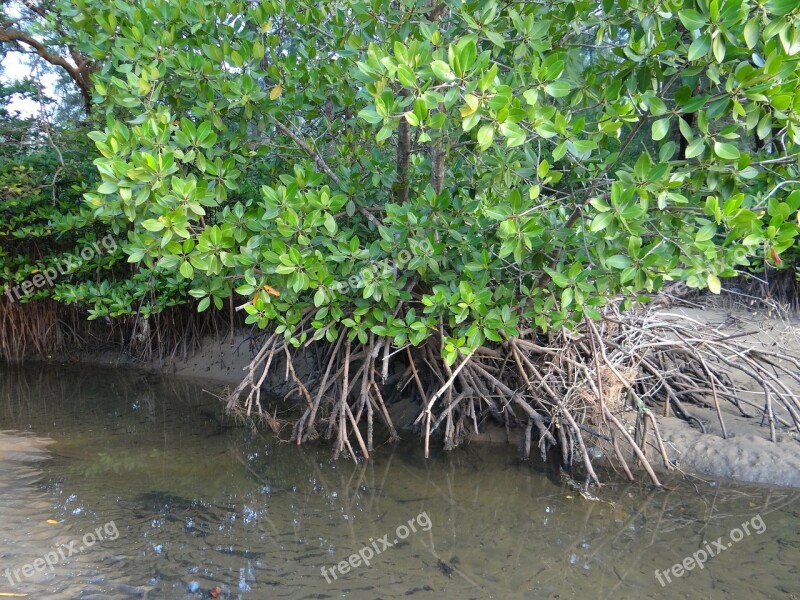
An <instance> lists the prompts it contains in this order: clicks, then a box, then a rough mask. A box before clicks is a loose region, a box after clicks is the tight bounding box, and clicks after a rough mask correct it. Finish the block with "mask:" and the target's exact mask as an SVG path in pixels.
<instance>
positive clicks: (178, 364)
mask: <svg viewBox="0 0 800 600" xmlns="http://www.w3.org/2000/svg"><path fill="white" fill-rule="evenodd" d="M672 312H673V313H676V314H677V315H684V316H686V317H687V318H702V319H703V320H704V321H706V322H708V323H712V324H717V325H718V326H719V329H720V332H721V333H723V334H725V333H737V334H741V333H742V329H743V327H744V325H747V326H748V328H752V327H753V326H754V324H755V325H757V327H756V330H757V331H758V333H756V334H754V335H750V336H749V337H750V338H752V343H753V344H762V345H770V346H779V347H788V348H789V349H790V350H791V351H792V352H793V353H795V354H800V323H795V322H786V321H779V320H777V319H771V318H768V317H766V316H764V315H763V314H759V313H757V312H749V311H745V310H742V309H741V308H706V309H687V308H683V309H673V310H672ZM755 321H758V322H757V323H755ZM745 337H746V338H747V336H745ZM250 343H251V339H250V337H249V336H248V335H246V334H244V333H238V334H237V335H235V336H234V337H233V339H231V337H230V336H226V337H225V338H224V339H223V340H217V339H213V338H206V339H204V340H203V342H202V343H201V347H200V349H199V350H196V351H195V352H194V353H193V354H192V355H190V356H188V357H187V358H186V359H185V360H183V359H173V360H171V361H165V362H163V363H160V362H159V361H151V362H149V363H145V362H141V361H137V360H135V359H133V358H131V357H126V356H125V355H123V354H121V353H119V352H113V351H100V352H80V353H77V354H75V355H74V356H72V357H71V358H70V359H69V360H68V361H67V362H76V363H78V364H92V365H99V366H107V367H114V368H134V369H140V370H143V371H146V372H149V373H153V374H157V375H162V376H169V375H175V376H179V377H186V378H191V379H193V380H195V381H199V382H202V381H207V382H209V384H216V385H221V386H225V387H229V388H230V389H233V388H235V387H236V386H237V385H238V384H239V383H240V382H241V381H242V378H243V377H244V375H245V370H246V369H247V367H248V365H249V363H250V358H251V356H252V353H251V350H250ZM51 360H58V359H51ZM271 383H272V385H269V386H267V392H268V393H269V394H271V395H273V396H276V397H280V396H282V395H284V394H285V393H286V392H287V391H288V389H289V385H288V384H287V383H286V382H284V381H283V380H282V378H281V380H280V381H273V382H271ZM223 389H224V388H223ZM757 392H758V391H757V390H748V389H744V388H743V389H742V391H741V393H742V397H743V398H749V399H750V401H751V402H752V401H754V400H756V399H757V398H758V394H757ZM795 393H798V394H800V390H795ZM416 408H418V407H416V406H414V405H412V403H408V402H404V401H401V402H398V403H396V404H395V405H392V406H391V408H390V412H392V413H393V419H394V418H395V416H396V417H397V419H398V422H397V423H396V424H397V426H398V429H400V428H401V427H402V425H403V424H404V423H403V420H404V419H408V418H409V417H412V418H413V417H415V416H416V414H415V410H416ZM720 408H721V413H722V415H723V420H724V423H725V428H726V431H727V434H728V437H727V439H725V438H724V437H723V432H722V428H721V427H720V423H719V419H718V416H717V413H716V411H715V410H714V409H711V408H704V407H700V406H695V405H693V406H691V413H692V414H693V415H694V416H695V417H697V419H699V420H700V421H701V422H702V423H703V426H704V427H705V429H706V431H707V433H703V432H701V431H700V429H699V428H698V427H697V426H696V425H694V424H692V425H690V424H689V423H687V422H686V421H683V420H682V419H679V418H677V417H674V416H669V417H664V416H662V415H658V425H659V428H660V431H661V434H662V437H663V440H664V443H665V448H666V451H667V455H668V457H669V459H670V461H673V462H674V463H675V464H676V467H677V469H667V468H666V467H665V466H664V464H663V461H662V459H661V457H660V456H659V454H658V449H657V448H656V447H655V446H654V444H647V446H649V448H648V449H647V455H648V457H649V458H650V460H651V465H652V466H653V468H654V469H655V470H656V471H657V472H658V473H659V474H675V473H679V472H682V473H685V474H690V475H696V476H699V477H712V478H719V479H724V480H728V481H736V482H741V483H755V484H766V485H776V486H784V487H793V488H800V433H799V432H798V431H797V430H796V428H788V427H785V426H779V427H777V428H776V432H777V441H776V442H772V441H770V439H769V436H770V429H769V426H768V425H767V424H766V423H761V422H760V421H761V420H760V419H759V418H757V417H755V418H753V417H750V418H748V417H745V416H742V414H741V411H739V410H737V409H736V408H735V407H734V406H733V404H732V403H730V402H722V403H721V405H720ZM745 412H746V411H745ZM750 412H754V411H753V410H752V409H751V411H750ZM622 414H623V416H625V415H630V416H631V417H633V416H635V413H633V412H632V411H631V412H630V413H622ZM630 420H631V419H629V421H630ZM520 432H521V431H520V430H518V429H515V430H512V431H511V433H512V439H510V440H507V439H506V431H505V429H503V428H500V427H497V426H494V425H492V426H490V427H488V428H487V430H486V431H485V432H483V433H480V434H478V435H473V436H472V437H471V439H470V440H469V442H467V443H468V444H503V445H513V444H514V443H515V440H517V441H518V439H519V438H518V434H519V433H520ZM625 458H626V460H628V459H631V460H630V464H631V466H633V465H634V464H635V465H636V467H635V473H636V475H637V476H642V475H644V470H643V468H642V466H641V464H638V462H637V461H635V460H634V457H633V456H632V455H631V456H626V457H625ZM601 462H602V461H601Z"/></svg>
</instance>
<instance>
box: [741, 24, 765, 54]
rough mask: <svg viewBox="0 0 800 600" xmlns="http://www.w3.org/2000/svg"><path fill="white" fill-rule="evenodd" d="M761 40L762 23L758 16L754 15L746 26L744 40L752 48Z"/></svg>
mask: <svg viewBox="0 0 800 600" xmlns="http://www.w3.org/2000/svg"><path fill="white" fill-rule="evenodd" d="M760 40H761V23H759V22H758V17H753V18H752V19H750V20H749V21H748V22H747V25H745V26H744V41H745V43H746V44H747V47H748V48H750V49H751V50H752V49H753V48H755V47H756V45H757V44H758V42H759V41H760Z"/></svg>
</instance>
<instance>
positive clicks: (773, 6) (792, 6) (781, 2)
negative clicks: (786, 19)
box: [767, 0, 798, 17]
mask: <svg viewBox="0 0 800 600" xmlns="http://www.w3.org/2000/svg"><path fill="white" fill-rule="evenodd" d="M767 8H768V9H769V12H770V13H772V14H773V15H774V16H776V17H783V16H785V15H788V14H789V13H790V12H792V11H793V10H798V6H797V0H769V2H767Z"/></svg>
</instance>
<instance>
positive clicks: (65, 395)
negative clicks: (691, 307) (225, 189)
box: [0, 367, 800, 599]
mask: <svg viewBox="0 0 800 600" xmlns="http://www.w3.org/2000/svg"><path fill="white" fill-rule="evenodd" d="M0 377H2V379H0V419H2V420H1V421H0V423H2V424H3V426H7V427H13V428H15V429H20V430H27V431H29V432H33V433H36V434H38V435H41V436H49V437H51V438H53V439H54V440H55V441H56V443H55V444H53V445H51V446H50V447H49V453H50V455H51V458H50V459H49V460H48V461H46V462H44V463H41V464H40V465H39V469H40V471H39V472H38V474H37V475H35V476H34V477H32V478H30V479H28V480H25V479H24V478H23V479H15V481H16V483H15V484H14V485H17V486H22V487H23V488H24V489H25V493H26V494H29V495H31V494H32V495H34V496H36V497H37V498H38V499H39V501H40V503H39V504H31V505H30V506H29V505H28V504H27V503H23V504H21V505H19V506H18V507H17V508H18V509H19V508H20V506H23V507H25V508H24V509H23V512H24V515H27V516H24V517H22V516H21V517H20V518H27V519H32V520H33V521H36V522H37V523H41V522H42V521H43V519H47V518H51V517H52V518H53V519H54V520H57V521H59V522H60V523H59V524H58V525H55V526H54V525H47V528H44V527H43V526H41V525H38V526H39V527H42V531H43V532H47V534H48V535H49V536H50V537H44V538H42V539H41V540H39V541H40V542H42V543H41V544H40V545H39V546H35V548H34V547H23V548H21V549H20V550H18V551H16V552H15V554H14V555H12V556H8V555H5V554H4V555H3V558H2V561H3V565H0V566H2V568H5V566H6V563H9V562H11V563H14V564H16V563H19V562H20V561H22V562H26V561H27V560H29V559H28V558H26V557H31V558H33V557H35V556H38V555H40V554H41V553H42V552H45V551H46V550H47V549H48V548H51V547H53V545H54V544H56V543H59V540H62V541H63V540H69V539H73V538H75V537H77V536H80V535H83V534H85V532H91V531H93V530H95V529H96V528H97V527H98V526H101V525H103V524H104V523H108V522H110V521H113V522H114V523H115V525H116V526H117V527H118V529H119V537H118V538H117V539H116V540H113V541H112V540H107V541H104V542H102V543H97V544H95V545H94V546H92V547H91V548H87V549H86V550H85V551H83V552H81V553H80V554H78V555H76V556H72V557H69V559H68V560H66V561H64V563H63V564H60V565H59V566H57V567H56V568H55V570H54V572H53V573H52V574H51V576H50V577H49V578H48V579H46V580H35V581H34V580H31V581H25V582H23V583H22V584H17V585H15V586H13V589H6V588H11V587H12V586H11V585H10V584H9V583H8V582H6V584H5V585H4V586H2V587H0V592H9V591H10V592H24V593H29V594H31V596H32V597H35V598H53V599H55V598H59V599H60V598H92V597H95V598H110V599H116V598H130V597H137V596H138V597H147V598H195V599H199V598H202V597H206V598H207V597H209V595H208V590H210V589H212V588H213V587H214V586H220V587H221V590H222V594H221V597H223V598H265V597H270V598H274V597H276V598H334V597H352V598H405V597H413V598H437V599H441V598H562V599H563V598H612V597H614V598H631V597H637V598H641V597H643V598H656V597H658V598H660V597H664V596H667V597H670V598H684V597H685V598H690V597H691V598H696V597H706V598H723V597H725V598H728V597H732V598H748V599H750V598H776V597H787V595H789V594H792V593H794V594H797V595H798V597H800V583H799V582H798V578H797V576H796V575H795V569H796V565H797V564H798V560H799V559H800V536H798V533H797V531H798V527H797V526H798V524H799V523H800V502H799V501H798V495H797V493H796V492H791V491H786V490H779V489H770V488H752V487H742V486H730V485H727V484H718V485H717V484H715V483H714V482H708V481H701V480H695V481H694V482H693V483H686V482H683V481H679V480H676V481H674V482H672V489H671V490H670V491H666V492H664V491H654V490H652V489H651V488H650V487H649V486H648V485H646V484H645V483H644V482H643V483H641V484H637V485H629V484H627V483H622V482H619V481H618V480H614V479H613V478H612V479H607V480H609V481H611V483H609V485H607V486H606V488H605V489H604V490H603V491H602V493H601V494H600V496H601V498H602V501H598V502H592V501H588V500H586V499H584V498H583V497H581V496H580V495H579V494H578V493H577V492H576V491H575V490H574V489H573V488H572V487H570V486H569V485H567V482H566V481H565V480H564V479H562V477H561V476H560V475H559V474H558V473H557V472H556V471H554V470H551V469H550V468H549V467H548V466H546V465H528V464H520V463H519V462H518V461H517V460H516V458H515V455H514V451H513V449H506V448H501V449H497V448H494V449H487V448H480V449H478V448H474V447H468V448H466V449H464V450H462V451H459V452H456V453H452V454H440V455H437V456H436V457H435V458H433V459H431V460H428V461H426V460H425V459H424V458H423V456H422V453H421V451H420V449H419V447H418V446H419V445H418V444H411V445H408V446H400V447H394V448H391V447H387V448H384V449H381V450H380V451H379V452H376V456H375V459H374V460H373V461H371V462H369V463H366V464H359V465H355V464H353V463H352V462H346V461H339V462H332V461H331V460H330V458H329V456H330V455H329V452H328V451H327V450H326V449H325V448H313V447H305V448H300V449H298V448H296V447H293V446H289V445H286V444H281V443H276V442H275V441H274V440H272V439H270V438H266V437H264V436H262V435H259V434H253V433H252V432H250V431H249V430H248V429H246V428H238V427H232V426H231V424H230V423H228V422H227V421H226V420H225V419H224V418H223V417H222V416H221V414H220V410H219V406H218V405H217V403H216V400H215V399H214V398H213V396H211V395H209V394H204V393H203V392H202V388H203V386H200V385H197V384H196V383H192V382H188V381H184V380H177V379H170V378H167V379H158V378H152V377H149V376H146V375H143V374H139V373H133V372H117V371H106V370H97V369H86V368H83V367H82V368H80V369H68V370H45V369H38V368H26V369H3V370H2V371H0ZM205 388H206V389H208V390H209V391H212V392H219V391H220V390H219V389H216V388H214V386H213V385H211V384H207V385H206V386H205ZM3 468H4V472H5V468H6V467H5V466H4V467H3ZM606 477H607V478H608V477H609V476H608V475H607V476H606ZM5 496H6V494H5V492H4V494H3V497H5ZM423 513H424V515H425V516H426V518H427V519H429V522H430V527H427V528H426V527H423V526H422V524H423V522H422V521H419V520H418V519H420V516H421V515H423ZM755 515H760V516H761V517H762V518H763V523H764V525H765V530H764V532H763V533H762V534H760V535H759V534H751V535H748V536H745V537H743V539H741V540H740V541H737V542H736V544H735V545H732V546H731V547H730V548H727V549H725V550H724V551H722V552H720V553H719V555H718V556H715V557H713V558H711V559H710V560H708V562H707V563H706V564H704V566H703V568H702V569H699V568H697V569H694V570H692V571H691V572H686V573H684V574H683V575H682V576H681V577H676V576H672V578H671V583H669V584H667V585H665V586H664V587H662V585H661V584H660V583H659V582H658V580H657V578H656V577H655V575H654V573H655V570H656V569H659V570H660V571H662V572H663V571H665V570H668V569H670V568H671V567H672V566H673V565H674V564H676V563H680V562H681V561H682V560H683V559H684V558H685V557H687V556H691V554H692V553H695V552H697V550H698V549H700V548H703V543H704V542H710V541H712V540H716V539H717V538H718V537H720V536H728V534H729V532H730V531H731V530H732V529H733V528H735V527H738V526H740V525H741V524H742V523H743V522H745V521H746V520H749V519H752V518H753V517H754V516H755ZM37 519H38V521H37ZM3 521H5V519H3ZM33 521H32V522H33ZM411 522H413V523H416V524H417V525H418V526H417V527H416V531H411V530H410V527H408V525H409V523H411ZM401 526H404V527H406V528H407V529H408V532H407V535H406V532H405V531H404V530H402V529H400V527H401ZM53 527H55V529H56V531H57V532H58V536H60V537H58V536H55V534H54V532H53V529H48V528H53ZM22 531H23V530H22V529H19V528H18V529H15V530H14V531H13V532H9V533H7V532H6V531H5V530H3V532H4V533H3V535H4V539H8V540H9V541H8V542H6V546H8V544H9V543H14V544H17V543H18V542H21V541H22V539H21V538H23V537H24V535H27V534H22ZM31 531H33V529H32V528H31ZM42 535H44V534H42ZM56 538H57V539H56ZM401 538H404V539H401ZM724 539H726V540H727V539H728V537H725V538H724ZM380 540H384V541H385V542H388V543H390V546H385V545H384V542H382V541H380ZM395 541H396V543H395ZM40 546H43V547H40ZM367 547H371V548H373V555H374V556H372V557H370V560H369V563H370V564H369V566H366V565H365V564H363V560H362V561H358V560H354V561H353V560H351V559H352V557H354V556H356V557H359V556H363V555H364V549H365V548H367ZM377 550H380V552H377ZM4 552H7V550H4ZM353 563H359V564H357V565H355V566H354V564H353ZM323 568H326V569H327V571H323ZM333 569H335V571H333ZM332 572H333V573H335V575H336V577H335V578H334V577H332V576H331V573H332ZM326 573H327V574H328V576H327V577H326ZM0 581H2V580H0ZM195 589H196V590H197V591H196V592H195V591H193V590H195Z"/></svg>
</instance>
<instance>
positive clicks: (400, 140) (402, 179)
mask: <svg viewBox="0 0 800 600" xmlns="http://www.w3.org/2000/svg"><path fill="white" fill-rule="evenodd" d="M410 156H411V136H410V135H409V131H408V122H407V121H406V120H405V118H401V119H400V123H399V125H398V127H397V181H395V185H394V188H395V189H394V196H395V199H394V201H395V202H397V203H398V204H406V203H408V163H409V158H410Z"/></svg>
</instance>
